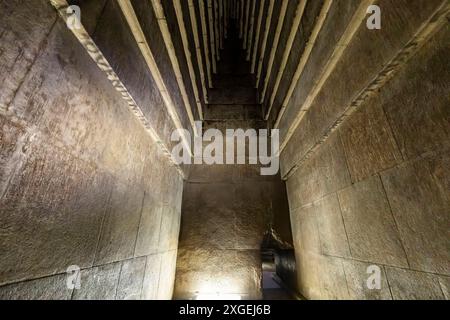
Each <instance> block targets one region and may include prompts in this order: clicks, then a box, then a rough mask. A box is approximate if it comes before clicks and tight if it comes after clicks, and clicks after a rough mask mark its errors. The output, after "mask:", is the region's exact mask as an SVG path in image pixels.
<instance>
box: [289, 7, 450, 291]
mask: <svg viewBox="0 0 450 320" xmlns="http://www.w3.org/2000/svg"><path fill="white" fill-rule="evenodd" d="M349 4H350V2H349ZM378 5H379V6H380V8H381V10H382V20H381V21H382V28H381V30H369V29H367V28H366V24H365V21H364V22H363V23H362V24H361V25H360V26H359V27H358V29H357V30H356V33H355V35H354V36H353V38H351V41H350V42H349V45H348V47H347V49H346V50H345V51H344V53H343V55H342V57H341V58H340V59H339V61H338V62H337V64H336V66H335V68H334V69H331V70H332V71H331V73H330V75H329V77H328V79H327V80H326V81H325V82H323V83H322V82H320V85H321V86H319V89H320V90H319V91H318V94H317V95H316V96H315V98H314V100H312V104H311V105H310V108H309V110H308V111H307V112H306V113H305V114H304V117H303V119H302V120H301V121H300V123H299V125H298V127H297V129H296V130H295V132H294V134H293V135H292V137H291V139H290V140H289V143H288V144H287V146H286V148H285V149H284V151H283V153H282V175H283V177H285V178H286V179H287V189H288V196H289V205H290V211H291V220H292V228H293V236H294V243H295V249H296V256H297V270H298V281H299V287H300V290H301V293H302V294H303V295H304V296H306V297H307V298H309V299H444V298H449V291H448V288H449V279H450V278H449V276H450V269H449V263H448V262H449V261H450V252H449V249H448V244H449V242H448V226H449V217H450V216H449V212H450V211H449V208H450V198H449V192H448V190H449V184H448V175H449V153H448V147H449V143H450V131H449V128H450V123H449V119H450V117H449V115H450V113H449V111H450V109H449V105H450V100H449V95H448V83H449V80H450V74H449V70H450V68H449V67H450V66H449V59H448V49H449V47H448V40H446V39H448V38H449V35H450V30H449V28H448V20H447V19H448V16H447V18H446V17H445V16H446V15H448V3H445V2H442V1H378ZM355 8H356V7H355V6H338V5H337V4H336V5H335V6H333V7H332V10H331V12H330V13H329V17H330V20H328V21H326V22H325V24H324V27H323V29H322V31H321V33H320V35H319V38H318V41H317V42H316V49H317V50H316V51H314V50H313V53H312V56H311V58H310V61H309V62H308V64H307V65H306V69H305V72H304V74H303V76H302V78H301V81H300V82H299V83H300V84H302V85H301V86H299V87H298V88H297V89H296V92H295V93H294V98H293V99H292V105H290V106H289V108H288V111H287V113H286V116H285V117H284V119H283V120H282V122H281V127H280V129H281V130H282V136H284V137H286V136H287V134H288V130H287V129H288V128H289V127H290V125H291V124H292V123H293V121H294V119H295V113H296V112H298V111H299V108H300V107H301V106H303V105H304V104H305V100H306V98H307V97H309V96H310V95H311V90H312V87H313V85H314V84H317V83H319V79H320V75H321V74H323V73H322V70H320V69H321V68H324V67H325V66H326V65H327V64H326V61H328V60H327V59H330V55H331V52H332V50H334V48H333V45H334V44H335V43H336V41H337V39H339V37H340V34H342V33H343V32H344V30H345V27H346V24H344V22H345V19H348V20H347V21H350V17H351V16H352V14H353V13H352V12H354V11H353V10H354V9H355ZM439 8H440V9H439ZM446 10H447V11H446ZM335 16H336V17H337V16H340V17H341V18H344V19H340V20H339V21H340V24H338V25H336V24H335V23H334V21H333V20H332V19H334V17H335ZM345 17H348V18H345ZM341 23H342V24H341ZM348 23H349V22H347V24H348ZM283 139H284V138H282V140H283ZM369 266H376V267H375V268H377V269H376V270H378V271H379V272H380V273H379V275H380V285H381V286H380V287H379V289H375V290H371V289H369V287H368V286H367V280H368V279H369V276H371V275H372V274H373V273H371V272H373V271H370V270H371V269H368V267H369ZM372 270H373V269H372ZM372 279H373V278H372Z"/></svg>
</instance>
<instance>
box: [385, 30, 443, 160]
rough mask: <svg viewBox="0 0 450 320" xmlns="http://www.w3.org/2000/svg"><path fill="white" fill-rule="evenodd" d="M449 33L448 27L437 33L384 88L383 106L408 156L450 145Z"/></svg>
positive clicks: (406, 156)
mask: <svg viewBox="0 0 450 320" xmlns="http://www.w3.org/2000/svg"><path fill="white" fill-rule="evenodd" d="M449 35H450V29H449V28H448V26H447V27H446V28H443V29H442V30H441V31H440V32H439V33H437V34H436V35H435V36H434V37H433V38H432V39H431V40H430V41H428V42H427V43H426V44H425V46H424V47H423V48H422V49H421V50H420V52H419V53H418V54H417V55H416V56H415V57H413V59H412V60H411V61H410V62H409V63H408V65H407V66H406V68H405V69H404V70H402V72H400V73H399V74H398V75H397V76H396V77H395V78H394V79H393V81H392V83H390V84H389V85H388V86H386V88H385V90H383V91H382V95H381V97H382V99H383V100H384V101H385V102H384V103H383V108H384V109H385V110H386V114H387V117H388V119H389V123H390V124H391V126H392V130H393V132H394V134H395V138H396V139H397V141H398V144H399V147H400V150H401V152H402V154H403V155H404V157H405V158H407V159H414V158H415V157H416V156H418V155H420V154H422V153H425V152H428V151H434V150H441V149H443V148H444V147H448V146H450V143H449V141H450V130H449V127H450V120H449V119H450V108H449V107H448V106H449V105H450V98H449V95H448V79H450V71H449V70H450V62H449V59H448V44H447V43H448V41H447V39H448V37H449ZM398 106H402V107H401V108H399V107H398Z"/></svg>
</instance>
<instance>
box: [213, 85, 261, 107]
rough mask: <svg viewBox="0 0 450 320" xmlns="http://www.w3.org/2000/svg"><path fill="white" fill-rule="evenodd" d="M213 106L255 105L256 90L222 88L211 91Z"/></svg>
mask: <svg viewBox="0 0 450 320" xmlns="http://www.w3.org/2000/svg"><path fill="white" fill-rule="evenodd" d="M209 102H210V103H211V104H241V105H246V104H247V105H248V104H250V105H255V104H256V103H257V102H256V99H255V90H254V89H249V88H239V87H237V88H222V89H211V90H209Z"/></svg>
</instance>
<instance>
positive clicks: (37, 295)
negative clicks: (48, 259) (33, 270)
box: [0, 274, 72, 300]
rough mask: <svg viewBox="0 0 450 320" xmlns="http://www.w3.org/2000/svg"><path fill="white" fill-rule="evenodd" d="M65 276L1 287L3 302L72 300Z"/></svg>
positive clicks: (0, 296) (0, 295) (0, 293)
mask: <svg viewBox="0 0 450 320" xmlns="http://www.w3.org/2000/svg"><path fill="white" fill-rule="evenodd" d="M66 282H67V277H66V275H65V274H62V275H56V276H50V277H46V278H40V279H36V280H30V281H25V282H19V283H13V284H10V285H7V286H3V287H0V299H1V300H70V298H71V296H72V290H71V289H68V288H67V283H66Z"/></svg>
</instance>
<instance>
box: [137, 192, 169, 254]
mask: <svg viewBox="0 0 450 320" xmlns="http://www.w3.org/2000/svg"><path fill="white" fill-rule="evenodd" d="M163 209H164V208H163V206H161V205H159V204H158V203H157V202H156V200H155V199H153V198H152V197H150V196H148V195H146V196H145V200H144V205H143V207H142V215H141V219H140V223H139V231H138V236H137V240H136V251H135V253H134V254H135V256H137V257H140V256H146V255H149V254H153V253H156V252H158V250H159V238H160V233H161V222H162V214H163V211H164V210H163Z"/></svg>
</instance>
